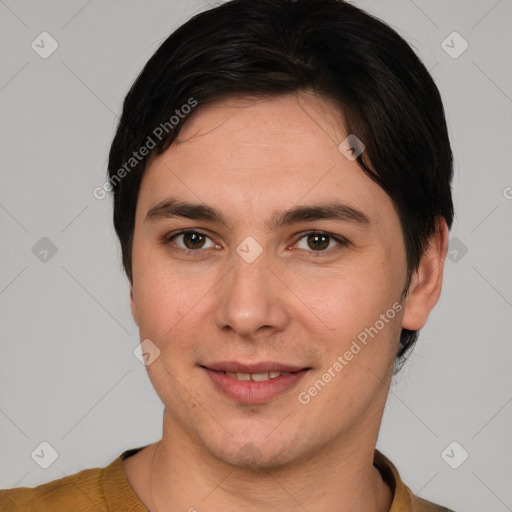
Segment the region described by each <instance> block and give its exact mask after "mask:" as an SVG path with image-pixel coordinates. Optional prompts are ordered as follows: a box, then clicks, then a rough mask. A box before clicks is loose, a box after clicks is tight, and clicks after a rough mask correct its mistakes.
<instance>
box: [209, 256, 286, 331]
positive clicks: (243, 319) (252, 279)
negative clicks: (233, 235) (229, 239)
mask: <svg viewBox="0 0 512 512" xmlns="http://www.w3.org/2000/svg"><path fill="white" fill-rule="evenodd" d="M269 260H270V258H269V257H267V255H266V253H265V251H263V253H262V254H261V255H260V256H259V257H258V258H257V259H256V260H255V261H253V262H252V263H248V262H246V261H245V260H244V259H243V258H241V257H239V256H238V255H237V254H235V257H234V262H233V268H232V270H231V271H230V272H228V274H227V275H226V276H225V278H224V279H222V281H221V282H220V283H219V286H218V287H216V288H217V289H216V293H217V294H218V295H217V297H216V299H217V307H216V310H215V323H216V325H217V327H218V328H219V329H221V330H223V331H226V330H232V331H234V332H236V333H237V334H238V335H239V336H240V337H244V338H251V337H255V336H258V335H260V334H261V332H262V331H265V330H266V331H269V332H272V331H281V330H283V329H285V327H286V325H287V324H288V322H289V318H290V312H289V310H287V307H286V304H287V295H288V294H289V290H288V289H287V288H286V286H285V285H284V284H283V282H282V281H281V280H280V279H278V278H277V277H276V275H275V274H276V273H277V272H276V270H275V268H274V267H275V265H274V266H273V265H272V262H271V261H269Z"/></svg>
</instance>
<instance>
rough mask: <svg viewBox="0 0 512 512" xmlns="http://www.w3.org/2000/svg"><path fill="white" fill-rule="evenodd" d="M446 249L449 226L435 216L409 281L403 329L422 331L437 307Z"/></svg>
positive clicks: (442, 219)
mask: <svg viewBox="0 0 512 512" xmlns="http://www.w3.org/2000/svg"><path fill="white" fill-rule="evenodd" d="M447 250H448V226H447V225H446V221H445V219H444V218H442V217H438V219H437V226H436V231H435V233H434V234H433V235H432V237H431V238H430V243H429V246H428V248H427V249H426V250H425V252H424V253H423V255H422V257H421V261H420V264H419V267H418V269H417V270H416V272H414V274H413V275H412V278H411V283H410V285H409V290H408V293H407V297H406V298H405V301H404V305H405V308H404V316H403V318H402V327H403V328H404V329H409V330H411V331H417V330H419V329H421V328H422V327H423V326H424V325H425V323H426V322H427V318H428V315H429V314H430V312H431V311H432V309H433V308H434V306H435V305H436V303H437V301H438V299H439V296H440V295H441V288H442V284H443V269H444V262H445V258H446V252H447Z"/></svg>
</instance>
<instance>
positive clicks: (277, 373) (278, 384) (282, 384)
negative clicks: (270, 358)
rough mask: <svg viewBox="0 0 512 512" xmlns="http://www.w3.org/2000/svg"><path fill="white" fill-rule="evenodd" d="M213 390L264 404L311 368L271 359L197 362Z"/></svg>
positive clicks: (230, 396) (296, 381)
mask: <svg viewBox="0 0 512 512" xmlns="http://www.w3.org/2000/svg"><path fill="white" fill-rule="evenodd" d="M200 367H201V368H202V369H203V370H204V371H205V372H206V373H207V375H208V376H209V378H210V379H211V381H212V382H213V384H214V387H215V388H216V390H217V391H220V392H221V394H222V395H224V396H227V397H229V398H230V399H232V400H235V401H236V402H239V403H246V404H264V403H268V402H270V401H271V400H272V399H274V398H276V397H277V396H278V395H280V394H282V393H284V392H286V391H289V390H290V389H291V388H292V387H295V386H296V385H297V383H298V382H299V380H301V379H302V378H303V377H304V375H305V374H306V373H307V372H308V371H309V370H310V369H311V368H309V367H299V366H290V365H284V364H280V363H273V362H262V363H253V364H241V363H237V362H221V363H214V364H208V365H200Z"/></svg>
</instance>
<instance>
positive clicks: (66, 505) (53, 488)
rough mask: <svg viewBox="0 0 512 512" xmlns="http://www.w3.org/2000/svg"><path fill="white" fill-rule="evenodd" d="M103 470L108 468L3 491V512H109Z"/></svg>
mask: <svg viewBox="0 0 512 512" xmlns="http://www.w3.org/2000/svg"><path fill="white" fill-rule="evenodd" d="M114 462H115V461H114ZM112 464H113V463H112ZM104 471H105V468H94V469H84V470H82V471H80V472H78V473H75V474H73V475H68V476H66V477H64V478H59V479H57V480H52V481H51V482H47V483H45V484H42V485H39V486H37V487H33V488H29V487H16V488H13V489H4V490H0V510H1V511H2V512H34V511H37V512H69V511H70V510H73V512H85V511H90V510H95V511H97V512H107V511H108V507H107V504H106V501H105V498H104V493H103V485H102V476H103V473H104Z"/></svg>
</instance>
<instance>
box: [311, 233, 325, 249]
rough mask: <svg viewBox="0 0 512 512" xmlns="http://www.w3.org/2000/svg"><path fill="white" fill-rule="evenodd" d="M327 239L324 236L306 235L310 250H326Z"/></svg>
mask: <svg viewBox="0 0 512 512" xmlns="http://www.w3.org/2000/svg"><path fill="white" fill-rule="evenodd" d="M329 238H330V237H328V236H326V235H307V240H308V246H309V247H310V248H311V249H314V250H317V249H320V250H322V249H326V248H327V247H329Z"/></svg>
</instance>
